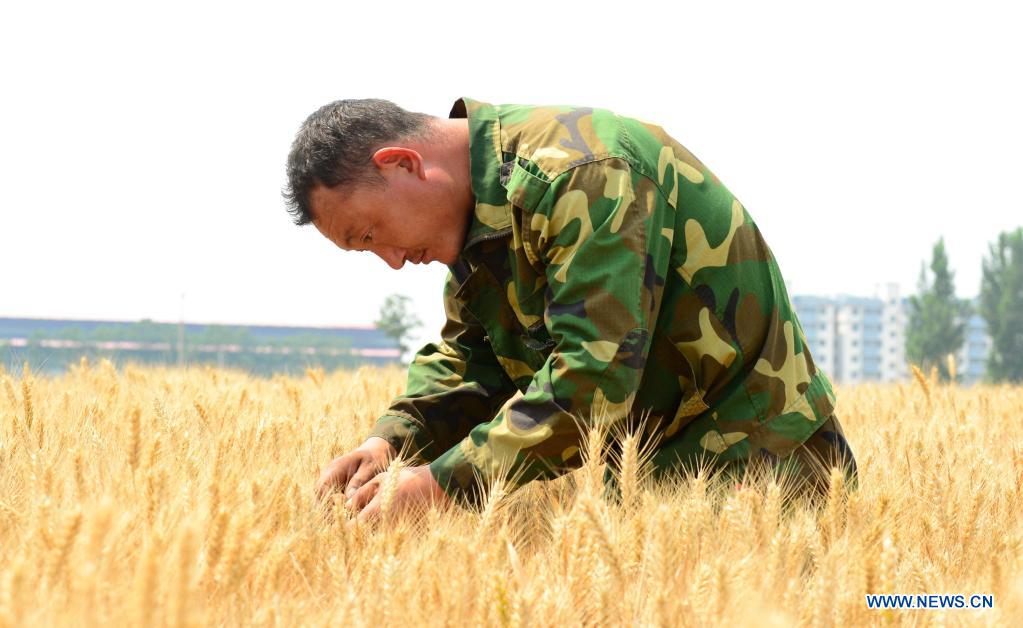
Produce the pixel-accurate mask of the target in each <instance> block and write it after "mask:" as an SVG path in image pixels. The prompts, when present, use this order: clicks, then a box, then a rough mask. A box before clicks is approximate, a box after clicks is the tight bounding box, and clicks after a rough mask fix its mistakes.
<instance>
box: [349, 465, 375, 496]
mask: <svg viewBox="0 0 1023 628" xmlns="http://www.w3.org/2000/svg"><path fill="white" fill-rule="evenodd" d="M379 472H380V470H379V469H378V468H377V467H376V465H374V464H373V463H372V462H370V461H369V460H366V461H364V462H363V463H362V464H361V465H359V468H358V470H357V471H356V472H355V474H354V475H352V477H351V479H349V480H348V488H346V489H345V497H347V498H348V499H351V498H352V496H353V495H355V493H356V491H358V490H359V489H360V488H362V486H364V485H365V484H366V482H369V481H370V480H372V479H373V476H375V475H376V474H377V473H379Z"/></svg>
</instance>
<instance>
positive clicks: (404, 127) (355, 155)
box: [282, 98, 431, 225]
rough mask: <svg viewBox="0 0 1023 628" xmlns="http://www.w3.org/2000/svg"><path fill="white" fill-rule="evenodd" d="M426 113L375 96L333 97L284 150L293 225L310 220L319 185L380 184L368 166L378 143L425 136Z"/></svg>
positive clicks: (309, 119)
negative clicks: (311, 201) (311, 197)
mask: <svg viewBox="0 0 1023 628" xmlns="http://www.w3.org/2000/svg"><path fill="white" fill-rule="evenodd" d="M430 118H431V116H428V115H426V114H423V113H415V112H411V111H406V110H404V109H402V108H401V107H399V106H398V105H396V104H394V103H392V102H390V101H387V100H380V99H376V98H368V99H359V100H355V99H351V100H335V101H334V102H332V103H329V104H327V105H324V106H322V107H320V108H319V109H317V110H316V111H315V112H313V114H312V115H310V116H309V117H308V118H306V120H305V122H303V123H302V126H301V128H299V130H298V134H297V135H296V136H295V141H294V142H293V143H292V144H291V152H290V153H288V185H287V187H286V188H285V189H284V190H283V192H282V195H283V196H284V200H285V202H286V203H287V205H288V213H289V214H291V216H292V218H293V219H294V222H295V224H296V225H307V224H309V223H310V222H312V221H313V218H314V216H313V214H312V209H311V208H310V205H309V195H310V193H311V192H312V190H313V189H314V188H315V187H316V186H318V185H324V186H326V187H328V188H334V187H337V186H347V185H351V184H353V183H354V184H368V185H380V184H381V183H382V182H383V177H381V176H380V174H379V173H378V172H377V171H376V169H375V168H373V167H372V166H371V163H372V157H373V151H374V149H375V148H377V147H378V146H380V145H381V144H385V143H387V142H394V141H397V140H403V139H410V138H413V137H420V136H422V135H424V134H425V133H426V132H427V131H428V129H429V125H428V122H429V120H430Z"/></svg>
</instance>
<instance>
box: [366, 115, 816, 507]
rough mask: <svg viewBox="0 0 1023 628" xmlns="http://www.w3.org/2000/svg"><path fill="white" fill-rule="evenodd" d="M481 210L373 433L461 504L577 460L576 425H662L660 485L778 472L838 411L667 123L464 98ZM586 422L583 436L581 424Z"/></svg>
mask: <svg viewBox="0 0 1023 628" xmlns="http://www.w3.org/2000/svg"><path fill="white" fill-rule="evenodd" d="M452 117H468V119H469V129H470V137H471V139H470V153H471V172H472V186H473V192H474V193H475V196H476V207H475V213H474V216H473V220H472V223H471V225H470V228H469V232H468V235H467V239H466V242H465V248H464V250H463V252H462V255H461V258H460V260H459V262H458V263H457V264H456V265H455V266H453V267H451V272H450V274H449V276H448V278H447V285H446V288H445V295H444V296H445V298H444V301H445V307H446V311H447V323H446V324H445V326H444V328H443V330H442V333H441V337H442V340H441V341H440V342H438V343H434V344H429V345H427V346H425V347H423V349H421V350H420V351H419V352H418V354H417V355H416V357H415V359H414V360H413V362H412V364H411V365H410V367H409V374H408V388H407V391H406V393H405V394H404V395H403V396H401V397H399V398H397V399H395V400H394V402H393V404H392V405H391V407H390V409H389V410H388V411H387V412H386V414H385V415H384V416H383V417H381V419H380V420H379V421H378V423H377V425H376V427H375V428H374V430H373V435H375V436H380V437H383V438H385V439H387V440H388V441H390V442H391V443H392V444H393V445H395V446H396V447H398V448H400V447H401V446H402V444H403V443H404V442H405V441H406V440H410V441H411V448H412V449H413V450H414V451H416V452H418V454H419V456H420V457H421V458H422V459H423V460H425V461H432V462H431V463H430V468H431V470H432V472H433V474H434V477H435V478H436V479H437V481H438V482H439V483H440V485H441V486H442V487H444V488H445V490H446V491H447V492H448V493H449V494H450V495H451V496H452V497H453V498H455V499H456V501H461V502H469V501H475V499H476V498H477V497H478V491H479V488H478V486H477V482H476V481H475V479H476V477H494V476H495V475H502V476H509V475H511V476H514V478H515V481H516V482H517V483H518V484H522V483H525V482H529V481H531V480H534V479H538V478H551V477H555V476H557V475H560V474H562V473H564V472H566V471H568V470H571V469H573V468H576V467H578V466H579V464H580V451H579V448H580V431H579V429H580V424H586V422H589V421H594V420H605V421H609V422H612V423H615V422H621V421H623V420H626V419H627V418H631V417H637V416H640V415H642V416H644V417H647V422H646V432H645V434H646V436H647V437H649V438H652V439H656V448H657V452H656V455H655V458H654V464H655V468H656V469H657V470H658V472H664V471H666V470H669V469H673V468H678V467H679V466H680V465H683V466H684V465H686V464H687V463H688V462H690V461H692V460H696V459H701V460H708V459H710V460H713V461H715V462H717V463H721V464H727V463H729V462H732V461H745V460H749V459H751V458H765V459H767V460H768V461H778V460H781V459H784V458H786V457H787V456H789V455H790V454H792V453H793V452H794V450H796V448H797V447H799V445H800V444H802V443H803V442H804V441H806V440H807V439H808V438H810V436H811V435H813V434H814V433H815V432H816V431H817V429H818V428H820V427H821V426H822V425H823V424H824V423H825V421H827V420H828V418H829V417H830V416H831V415H832V412H833V410H834V406H835V396H834V393H833V391H832V387H831V384H830V382H829V381H828V379H827V377H826V376H825V375H824V374H823V373H822V372H820V371H819V370H818V369H817V368H816V367H815V365H814V362H813V359H812V357H811V355H810V351H809V349H808V348H807V346H806V338H805V336H804V334H803V330H802V328H801V327H800V325H799V322H798V320H797V319H796V315H795V312H794V311H793V310H792V307H791V305H790V303H789V298H788V295H787V293H786V290H785V285H784V283H783V281H782V277H781V273H780V271H779V269H778V265H777V263H776V262H775V259H774V256H773V255H772V254H771V251H770V249H769V248H768V246H767V244H766V243H765V242H764V239H763V237H762V236H761V234H760V231H759V230H758V228H757V226H756V225H755V223H754V222H753V220H752V218H750V215H749V213H748V212H747V211H746V209H745V208H744V207H743V206H742V204H741V203H740V202H739V201H738V200H737V199H735V198H734V197H733V196H732V195H731V193H729V191H728V190H727V189H726V188H725V186H724V185H722V184H721V182H720V181H719V180H718V179H717V178H716V177H715V176H714V175H713V173H711V172H710V171H709V170H708V169H707V168H706V167H705V166H704V165H703V164H702V163H700V161H699V160H697V159H696V157H694V156H693V155H692V154H691V153H690V152H689V151H688V150H686V149H685V148H684V147H683V146H682V145H680V144H679V143H678V142H676V141H675V140H673V139H672V138H671V137H669V136H668V135H667V134H666V133H665V132H664V131H663V130H662V129H661V128H660V127H658V126H655V125H653V124H649V123H646V122H642V121H638V120H634V119H630V118H626V117H622V116H619V115H617V114H615V113H613V112H611V111H606V110H601V109H589V108H572V107H530V106H519V105H507V106H493V105H489V104H486V103H482V102H477V101H473V100H469V99H461V100H459V101H458V102H456V104H455V108H454V110H453V111H452ZM580 419H581V421H580Z"/></svg>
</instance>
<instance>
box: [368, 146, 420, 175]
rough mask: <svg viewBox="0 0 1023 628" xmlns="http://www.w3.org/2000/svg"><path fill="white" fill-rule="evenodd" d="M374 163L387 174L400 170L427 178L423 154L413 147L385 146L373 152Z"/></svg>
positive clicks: (382, 172)
mask: <svg viewBox="0 0 1023 628" xmlns="http://www.w3.org/2000/svg"><path fill="white" fill-rule="evenodd" d="M372 161H373V165H375V166H376V167H377V168H378V169H379V170H380V171H381V172H380V174H382V175H386V174H388V173H389V172H390V173H396V172H398V171H401V170H403V171H406V172H409V173H410V174H413V175H415V176H416V177H417V178H419V179H425V178H426V170H425V169H424V168H423V156H422V155H420V154H419V153H418V152H417V151H414V150H412V149H411V148H404V147H401V146H385V147H384V148H381V149H378V150H377V152H375V153H373V158H372Z"/></svg>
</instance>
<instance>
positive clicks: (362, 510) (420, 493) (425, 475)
mask: <svg viewBox="0 0 1023 628" xmlns="http://www.w3.org/2000/svg"><path fill="white" fill-rule="evenodd" d="M390 481H391V478H390V474H389V473H387V472H386V471H385V472H383V473H380V474H377V475H376V477H374V478H373V479H372V480H370V481H369V482H367V483H366V484H364V485H363V486H362V488H360V489H359V490H358V491H356V492H355V495H353V496H352V498H351V499H349V500H348V502H347V503H346V504H345V506H346V507H347V508H349V509H351V510H352V511H355V512H358V513H359V517H358V521H359V523H363V522H366V521H372V520H374V519H376V518H378V517H379V516H380V514H381V508H382V506H383V502H384V494H385V492H386V489H387V483H388V482H390ZM431 503H433V504H438V505H440V506H447V505H449V504H450V503H451V498H450V497H448V496H447V493H445V492H444V489H443V488H441V486H440V484H437V480H434V479H433V474H432V473H430V467H429V465H423V466H421V467H405V468H404V469H402V470H401V471H400V472H399V473H398V481H397V484H396V486H395V487H394V494H393V495H391V496H390V498H389V504H388V506H387V507H388V513H389V514H390V515H392V516H394V515H398V516H400V515H401V513H402V512H405V511H407V510H409V509H413V508H415V507H416V506H420V505H421V506H423V507H426V506H429V505H430V504H431Z"/></svg>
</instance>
